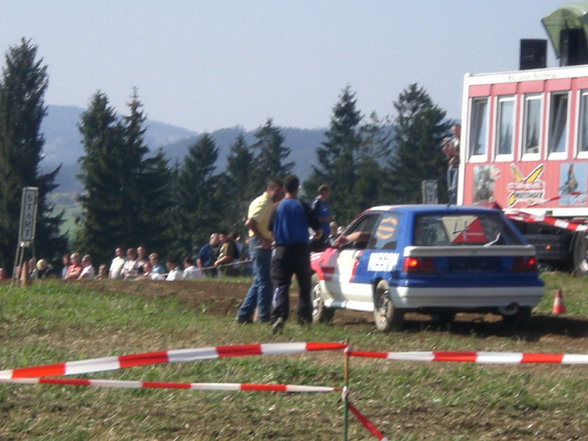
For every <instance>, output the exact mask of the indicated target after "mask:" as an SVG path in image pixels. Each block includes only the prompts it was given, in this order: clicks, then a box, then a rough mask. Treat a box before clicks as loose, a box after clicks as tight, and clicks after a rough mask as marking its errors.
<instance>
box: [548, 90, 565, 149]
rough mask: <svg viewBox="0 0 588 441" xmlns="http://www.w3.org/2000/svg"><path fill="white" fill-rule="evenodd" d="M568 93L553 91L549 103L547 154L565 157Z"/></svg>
mask: <svg viewBox="0 0 588 441" xmlns="http://www.w3.org/2000/svg"><path fill="white" fill-rule="evenodd" d="M568 101H569V100H568V93H567V92H554V93H552V94H551V102H550V105H549V138H548V144H547V147H548V155H549V156H556V157H562V158H563V157H565V153H566V140H567V133H568Z"/></svg>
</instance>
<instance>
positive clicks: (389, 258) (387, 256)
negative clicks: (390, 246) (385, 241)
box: [368, 253, 399, 271]
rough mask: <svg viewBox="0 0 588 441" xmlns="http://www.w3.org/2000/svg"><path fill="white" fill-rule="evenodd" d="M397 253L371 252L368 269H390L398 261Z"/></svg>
mask: <svg viewBox="0 0 588 441" xmlns="http://www.w3.org/2000/svg"><path fill="white" fill-rule="evenodd" d="M398 257H399V254H398V253H372V254H371V255H370V260H369V261H368V271H392V270H393V269H394V267H395V266H396V264H397V263H398Z"/></svg>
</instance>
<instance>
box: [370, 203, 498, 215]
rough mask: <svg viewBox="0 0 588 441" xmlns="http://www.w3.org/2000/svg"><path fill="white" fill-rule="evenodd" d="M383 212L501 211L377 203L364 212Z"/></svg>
mask: <svg viewBox="0 0 588 441" xmlns="http://www.w3.org/2000/svg"><path fill="white" fill-rule="evenodd" d="M374 211H377V212H385V211H395V212H399V213H415V214H424V213H456V214H459V213H501V211H500V210H497V209H495V208H487V207H473V206H465V205H441V204H438V205H417V204H413V205H378V206H375V207H371V208H368V209H367V210H366V211H365V212H364V213H368V212H374Z"/></svg>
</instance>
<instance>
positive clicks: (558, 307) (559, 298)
mask: <svg viewBox="0 0 588 441" xmlns="http://www.w3.org/2000/svg"><path fill="white" fill-rule="evenodd" d="M565 312H566V305H565V304H564V301H563V294H562V292H561V289H558V290H556V291H555V299H554V300H553V314H563V313H565Z"/></svg>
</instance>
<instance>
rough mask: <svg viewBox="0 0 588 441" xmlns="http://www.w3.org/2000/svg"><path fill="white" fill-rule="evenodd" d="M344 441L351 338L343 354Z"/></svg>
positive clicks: (344, 439)
mask: <svg viewBox="0 0 588 441" xmlns="http://www.w3.org/2000/svg"><path fill="white" fill-rule="evenodd" d="M343 356H344V357H345V358H344V359H343V380H344V383H345V386H344V387H343V406H344V408H343V441H347V428H348V424H349V337H347V338H346V339H345V351H344V352H343Z"/></svg>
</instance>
